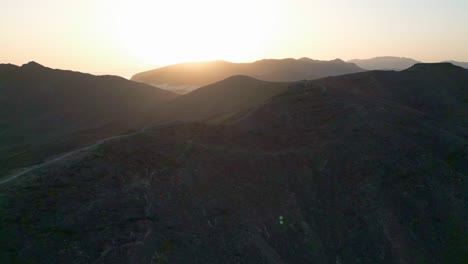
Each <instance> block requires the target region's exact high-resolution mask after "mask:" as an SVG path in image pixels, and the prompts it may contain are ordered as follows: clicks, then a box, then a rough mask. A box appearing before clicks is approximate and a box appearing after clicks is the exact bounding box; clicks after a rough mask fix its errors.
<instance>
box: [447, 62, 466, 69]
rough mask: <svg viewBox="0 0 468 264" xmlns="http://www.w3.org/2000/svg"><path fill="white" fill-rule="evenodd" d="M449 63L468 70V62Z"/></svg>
mask: <svg viewBox="0 0 468 264" xmlns="http://www.w3.org/2000/svg"><path fill="white" fill-rule="evenodd" d="M448 62H449V63H452V64H453V65H457V66H460V67H463V68H465V69H468V62H460V61H448Z"/></svg>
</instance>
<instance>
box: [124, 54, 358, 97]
mask: <svg viewBox="0 0 468 264" xmlns="http://www.w3.org/2000/svg"><path fill="white" fill-rule="evenodd" d="M360 71H363V70H362V69H361V68H359V67H357V66H356V65H354V64H351V63H346V62H344V61H342V60H339V59H336V60H332V61H318V60H312V59H309V58H301V59H298V60H296V59H282V60H274V59H266V60H260V61H256V62H253V63H232V62H227V61H210V62H200V63H182V64H175V65H169V66H166V67H162V68H158V69H154V70H150V71H146V72H142V73H138V74H135V75H134V76H133V77H132V80H134V81H138V82H143V83H146V84H151V85H154V86H157V87H161V88H164V89H167V90H170V91H174V92H178V93H187V92H190V91H192V90H195V89H197V88H199V87H200V86H204V85H208V84H211V83H214V82H218V81H221V80H223V79H226V78H228V77H230V76H233V75H246V76H250V77H253V78H256V79H259V80H264V81H275V82H291V81H300V80H304V79H318V78H322V77H327V76H336V75H342V74H347V73H355V72H360Z"/></svg>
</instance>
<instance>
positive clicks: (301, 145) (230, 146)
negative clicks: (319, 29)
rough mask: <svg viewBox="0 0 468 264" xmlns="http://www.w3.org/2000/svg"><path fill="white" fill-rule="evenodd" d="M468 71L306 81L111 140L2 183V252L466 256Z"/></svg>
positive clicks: (136, 256) (118, 256)
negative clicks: (211, 117)
mask: <svg viewBox="0 0 468 264" xmlns="http://www.w3.org/2000/svg"><path fill="white" fill-rule="evenodd" d="M243 78H245V77H243ZM467 83H468V71H467V70H464V69H462V68H459V67H455V66H453V65H450V64H436V65H428V64H418V65H416V66H415V67H412V68H411V69H409V70H407V71H403V72H367V73H358V74H352V75H346V76H339V77H331V78H326V79H321V80H317V81H309V82H300V83H296V84H295V85H291V86H290V87H289V88H287V90H285V91H284V92H283V93H281V94H279V95H277V96H274V97H272V98H271V99H270V100H268V101H267V102H266V103H265V104H263V105H262V106H260V107H259V108H257V109H256V110H255V111H253V112H252V113H251V114H249V115H247V116H245V117H244V118H242V119H239V120H237V121H236V122H226V123H221V124H217V125H207V124H202V123H181V122H175V123H164V124H160V125H157V126H154V127H152V128H149V129H148V130H146V131H145V132H144V133H141V134H137V135H134V136H132V137H127V138H120V139H118V140H115V141H109V142H106V143H105V144H103V145H101V146H100V147H99V148H98V149H93V150H90V151H89V152H87V153H81V154H80V155H77V156H75V157H71V158H70V159H69V160H67V161H63V162H60V163H57V164H54V165H53V166H51V167H49V168H43V169H40V170H37V171H34V172H33V173H30V174H29V175H27V176H25V177H22V178H20V179H18V180H17V181H15V182H10V183H9V184H7V185H0V192H1V194H2V196H1V199H2V200H1V203H0V215H2V218H1V220H0V221H1V222H0V245H2V247H0V259H2V260H3V262H6V263H8V262H15V261H16V262H20V261H32V262H34V263H57V262H63V263H70V262H75V263H87V262H88V263H89V262H93V263H151V262H153V263H430V264H432V263H434V264H435V263H464V261H465V260H466V259H467V257H468V255H467V254H466V248H467V246H468V241H467V239H466V238H467V237H468V233H467V230H468V229H467V228H468V224H467V222H466V220H465V219H467V217H468V205H467V197H466V194H467V193H468V184H467V181H466V176H467V167H466V164H468V160H467V159H468V157H467V156H466V151H467V149H466V146H467V138H466V134H464V131H466V128H467V127H468V126H467V124H466V123H465V122H464V120H467V117H468V115H467V113H466V109H467V101H466V98H467V90H466V87H467V86H466V85H467ZM438 98H439V99H441V100H436V99H438ZM451 105H453V107H452V108H450V107H449V106H451ZM459 107H461V108H463V109H457V108H459ZM439 109H440V110H441V111H439ZM453 113H454V114H455V115H457V116H458V117H459V118H449V119H447V120H445V121H444V119H446V117H447V115H451V114H453ZM441 121H444V122H441Z"/></svg>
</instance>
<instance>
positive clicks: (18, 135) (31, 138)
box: [0, 62, 176, 176]
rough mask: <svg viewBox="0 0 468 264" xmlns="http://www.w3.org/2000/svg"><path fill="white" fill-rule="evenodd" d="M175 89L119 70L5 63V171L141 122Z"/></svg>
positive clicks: (0, 92) (1, 152)
mask: <svg viewBox="0 0 468 264" xmlns="http://www.w3.org/2000/svg"><path fill="white" fill-rule="evenodd" d="M175 96H176V95H175V94H173V93H170V92H167V91H164V90H161V89H158V88H156V87H152V86H148V85H145V84H141V83H137V82H132V81H128V80H126V79H123V78H120V77H116V76H99V77H98V76H93V75H89V74H83V73H78V72H72V71H63V70H53V69H50V68H47V67H44V66H42V65H40V64H38V63H36V62H30V63H27V64H24V65H23V66H21V67H18V66H15V65H11V64H1V65H0V142H2V144H1V146H0V176H3V175H4V174H5V173H6V172H7V171H10V170H11V169H14V168H19V167H24V166H30V165H32V164H34V163H37V162H41V161H43V160H44V159H46V158H49V157H50V156H51V155H55V154H58V153H61V152H64V151H67V150H70V149H73V148H76V147H78V146H81V145H83V144H88V143H91V142H94V141H95V140H97V139H100V138H103V137H109V136H111V135H115V134H118V133H124V132H128V131H129V130H131V129H134V128H138V127H139V126H141V123H140V122H141V120H140V118H141V117H142V113H144V112H145V111H147V110H148V109H149V108H153V107H154V105H157V104H159V103H161V102H162V101H164V100H168V99H172V98H174V97H175Z"/></svg>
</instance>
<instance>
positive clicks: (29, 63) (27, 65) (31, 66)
mask: <svg viewBox="0 0 468 264" xmlns="http://www.w3.org/2000/svg"><path fill="white" fill-rule="evenodd" d="M21 67H26V68H45V67H44V66H42V65H41V64H39V63H37V62H35V61H30V62H28V63H26V64H23V65H21Z"/></svg>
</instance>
